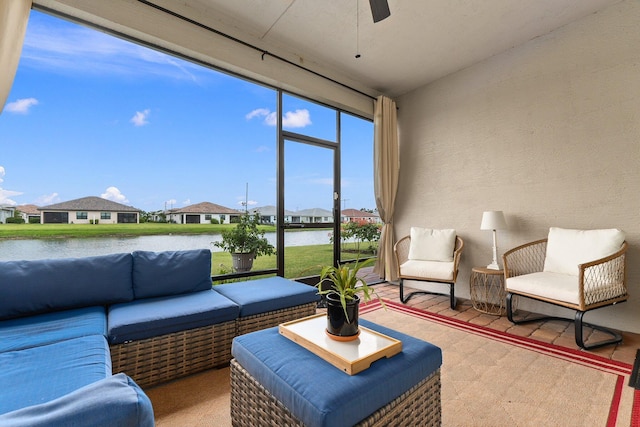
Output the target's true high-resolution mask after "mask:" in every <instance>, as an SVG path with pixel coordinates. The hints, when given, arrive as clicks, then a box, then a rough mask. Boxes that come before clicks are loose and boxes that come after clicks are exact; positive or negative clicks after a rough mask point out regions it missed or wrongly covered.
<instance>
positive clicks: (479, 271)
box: [469, 267, 507, 316]
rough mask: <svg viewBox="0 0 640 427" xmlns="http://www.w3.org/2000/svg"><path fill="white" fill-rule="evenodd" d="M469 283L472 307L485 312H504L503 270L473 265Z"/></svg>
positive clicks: (499, 313) (497, 313) (498, 313)
mask: <svg viewBox="0 0 640 427" xmlns="http://www.w3.org/2000/svg"><path fill="white" fill-rule="evenodd" d="M469 285H470V293H471V304H472V305H473V308H475V309H476V310H478V311H480V312H482V313H487V314H496V315H499V316H500V315H503V314H505V312H506V308H505V298H506V295H507V293H506V292H505V290H504V271H503V270H492V269H489V268H486V267H474V268H472V269H471V278H470V283H469Z"/></svg>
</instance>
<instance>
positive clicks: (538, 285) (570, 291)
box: [505, 272, 580, 304]
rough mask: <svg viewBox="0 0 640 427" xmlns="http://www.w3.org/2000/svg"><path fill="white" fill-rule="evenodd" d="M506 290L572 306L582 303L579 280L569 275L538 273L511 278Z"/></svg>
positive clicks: (508, 280) (506, 284) (507, 282)
mask: <svg viewBox="0 0 640 427" xmlns="http://www.w3.org/2000/svg"><path fill="white" fill-rule="evenodd" d="M505 288H506V289H507V291H520V292H524V293H527V294H532V295H537V296H540V297H544V298H550V299H553V300H557V301H564V302H568V303H571V304H579V303H580V302H579V301H578V278H577V277H575V276H571V275H568V274H562V273H548V272H547V273H545V272H538V273H531V274H524V275H522V276H516V277H510V278H508V279H507V281H506V283H505Z"/></svg>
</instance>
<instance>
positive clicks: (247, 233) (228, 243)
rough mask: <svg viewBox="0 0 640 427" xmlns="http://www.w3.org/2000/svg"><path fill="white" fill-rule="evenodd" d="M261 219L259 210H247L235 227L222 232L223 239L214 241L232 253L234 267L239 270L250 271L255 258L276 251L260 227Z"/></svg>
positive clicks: (216, 244) (215, 244)
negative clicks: (250, 212) (251, 211)
mask: <svg viewBox="0 0 640 427" xmlns="http://www.w3.org/2000/svg"><path fill="white" fill-rule="evenodd" d="M259 220H260V214H259V213H258V212H255V213H253V214H249V212H245V213H244V214H242V216H240V219H239V221H238V223H237V224H236V226H235V227H234V228H232V229H230V230H224V231H223V232H222V241H220V242H215V243H214V246H217V247H219V248H221V249H222V250H224V251H226V252H229V253H230V254H231V259H232V261H233V269H234V270H235V271H237V272H246V271H250V270H251V268H253V260H254V259H256V258H257V257H259V256H260V255H273V254H274V253H275V247H274V246H273V245H272V244H270V243H269V241H268V240H267V239H266V237H264V234H265V232H264V231H263V230H260V229H259V228H258V224H259Z"/></svg>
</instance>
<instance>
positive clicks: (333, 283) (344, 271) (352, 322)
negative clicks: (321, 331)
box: [316, 258, 384, 341]
mask: <svg viewBox="0 0 640 427" xmlns="http://www.w3.org/2000/svg"><path fill="white" fill-rule="evenodd" d="M374 262H375V259H373V258H371V259H368V260H366V261H362V262H360V261H358V260H356V262H355V264H353V265H350V264H343V265H341V266H338V267H334V266H325V267H323V268H322V271H321V273H320V281H319V282H318V284H317V285H316V286H317V287H318V294H319V295H324V296H325V297H326V302H327V331H326V332H327V335H328V336H329V337H330V338H332V339H335V340H338V341H350V340H354V339H356V338H357V337H358V335H359V334H360V331H359V328H358V305H359V304H360V300H361V299H362V300H363V301H364V302H366V301H369V300H371V296H372V295H375V296H376V298H378V299H380V297H378V294H376V292H375V291H374V290H373V289H372V288H370V287H369V286H368V285H367V282H366V281H365V280H364V279H363V278H362V277H358V272H359V271H360V269H361V268H363V267H368V266H370V265H371V264H373V263H374ZM325 282H328V284H329V286H328V287H325V286H324V283H325ZM359 294H361V295H362V298H360V295H359ZM380 301H381V302H382V300H380ZM383 304H384V303H383Z"/></svg>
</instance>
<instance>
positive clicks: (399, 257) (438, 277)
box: [393, 236, 464, 310]
mask: <svg viewBox="0 0 640 427" xmlns="http://www.w3.org/2000/svg"><path fill="white" fill-rule="evenodd" d="M410 247H411V236H405V237H403V238H402V239H400V240H398V242H396V244H395V245H394V247H393V251H394V253H395V256H396V261H397V265H398V278H399V280H400V301H402V302H403V303H406V302H407V301H409V298H411V297H412V296H413V295H415V294H440V293H438V292H429V291H415V292H411V293H410V294H409V295H407V296H406V297H405V295H404V280H405V279H406V280H418V281H422V282H435V283H445V284H447V285H449V303H450V306H451V309H452V310H453V309H455V308H456V297H455V283H456V279H457V277H458V265H459V264H460V255H461V253H462V248H463V247H464V242H463V240H462V238H460V236H456V241H455V248H454V251H453V262H452V263H447V264H451V265H450V266H449V267H448V269H449V270H448V271H446V272H445V274H443V272H442V271H438V272H436V271H434V270H433V269H430V268H429V267H427V268H425V269H422V270H423V271H422V273H423V274H420V275H418V274H415V273H414V272H407V270H406V269H405V268H403V266H406V265H407V264H406V263H407V262H408V261H410V260H409V250H410ZM441 264H445V263H441ZM430 270H431V271H430ZM438 270H441V269H438ZM430 273H431V274H430Z"/></svg>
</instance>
